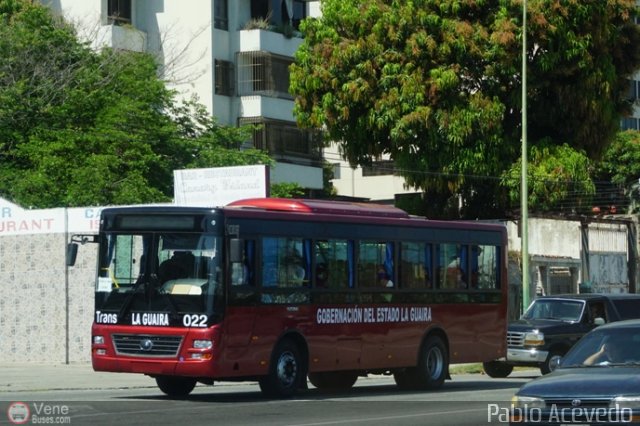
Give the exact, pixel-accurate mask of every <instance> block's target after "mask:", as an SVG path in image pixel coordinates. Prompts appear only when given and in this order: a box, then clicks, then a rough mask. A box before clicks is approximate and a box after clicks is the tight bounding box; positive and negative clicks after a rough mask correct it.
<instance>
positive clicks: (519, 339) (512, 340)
mask: <svg viewBox="0 0 640 426" xmlns="http://www.w3.org/2000/svg"><path fill="white" fill-rule="evenodd" d="M507 346H509V347H510V348H522V347H524V333H520V332H516V331H509V332H507Z"/></svg>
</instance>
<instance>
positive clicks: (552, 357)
mask: <svg viewBox="0 0 640 426" xmlns="http://www.w3.org/2000/svg"><path fill="white" fill-rule="evenodd" d="M563 355H564V352H561V351H559V350H557V349H556V350H552V351H550V352H549V355H548V356H547V359H546V360H545V362H544V363H543V364H542V365H541V366H540V372H541V373H542V374H549V373H551V372H552V371H553V370H555V369H556V366H557V365H558V361H559V360H560V358H562V356H563Z"/></svg>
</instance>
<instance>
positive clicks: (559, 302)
mask: <svg viewBox="0 0 640 426" xmlns="http://www.w3.org/2000/svg"><path fill="white" fill-rule="evenodd" d="M583 308H584V302H583V301H581V300H567V299H536V300H534V302H533V303H532V304H531V306H529V309H527V311H526V312H525V313H524V315H523V316H522V318H523V319H528V320H531V319H552V320H559V321H579V320H580V316H581V315H582V309H583Z"/></svg>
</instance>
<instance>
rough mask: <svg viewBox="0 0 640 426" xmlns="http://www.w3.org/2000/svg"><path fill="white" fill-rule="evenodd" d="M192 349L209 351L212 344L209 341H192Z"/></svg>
mask: <svg viewBox="0 0 640 426" xmlns="http://www.w3.org/2000/svg"><path fill="white" fill-rule="evenodd" d="M193 348H194V349H211V348H213V342H212V341H211V340H194V341H193Z"/></svg>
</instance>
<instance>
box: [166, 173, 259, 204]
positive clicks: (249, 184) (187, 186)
mask: <svg viewBox="0 0 640 426" xmlns="http://www.w3.org/2000/svg"><path fill="white" fill-rule="evenodd" d="M173 187H174V202H175V204H176V205H179V206H194V207H218V206H225V205H227V204H229V203H231V202H232V201H236V200H241V199H243V198H256V197H258V198H259V197H267V196H268V188H269V168H268V167H267V166H265V165H259V166H235V167H216V168H210V169H187V170H174V171H173Z"/></svg>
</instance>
